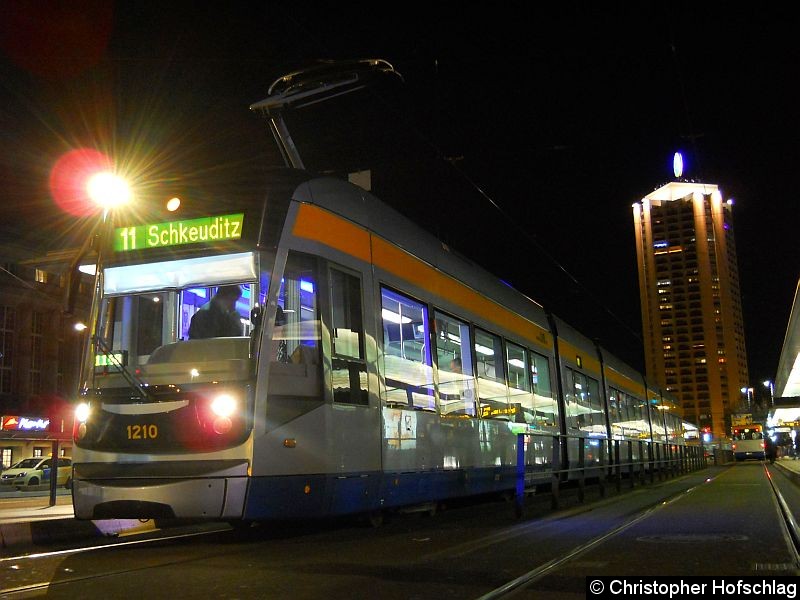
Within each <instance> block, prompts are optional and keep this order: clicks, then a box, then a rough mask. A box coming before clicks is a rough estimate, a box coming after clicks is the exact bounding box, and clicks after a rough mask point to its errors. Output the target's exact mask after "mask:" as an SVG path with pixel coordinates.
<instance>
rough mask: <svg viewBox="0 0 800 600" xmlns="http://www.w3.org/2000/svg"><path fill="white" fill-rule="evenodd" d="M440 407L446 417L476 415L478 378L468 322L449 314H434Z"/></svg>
mask: <svg viewBox="0 0 800 600" xmlns="http://www.w3.org/2000/svg"><path fill="white" fill-rule="evenodd" d="M434 319H435V332H436V365H437V373H438V376H439V407H440V410H441V413H442V415H444V416H459V417H463V416H469V417H474V416H475V415H476V410H475V378H474V377H473V373H472V342H471V341H470V339H471V338H470V333H469V325H468V324H467V323H465V322H464V321H460V320H458V319H456V318H454V317H451V316H449V315H445V314H443V313H440V312H438V311H436V312H435V313H434Z"/></svg>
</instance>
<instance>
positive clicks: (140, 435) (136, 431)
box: [127, 425, 158, 440]
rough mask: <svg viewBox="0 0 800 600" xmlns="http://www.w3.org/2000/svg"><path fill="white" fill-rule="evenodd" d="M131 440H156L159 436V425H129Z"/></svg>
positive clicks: (129, 437)
mask: <svg viewBox="0 0 800 600" xmlns="http://www.w3.org/2000/svg"><path fill="white" fill-rule="evenodd" d="M127 430H128V439H129V440H154V439H156V438H157V437H158V426H157V425H128V427H127Z"/></svg>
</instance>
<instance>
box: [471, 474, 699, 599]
mask: <svg viewBox="0 0 800 600" xmlns="http://www.w3.org/2000/svg"><path fill="white" fill-rule="evenodd" d="M708 481H710V479H707V480H706V481H705V482H703V483H700V484H697V485H693V486H691V487H689V488H686V489H684V490H680V491H678V492H676V493H674V494H672V495H671V496H669V497H667V498H664V499H661V500H658V501H657V502H654V503H652V504H651V505H650V506H647V507H645V508H643V509H641V510H639V511H638V512H636V513H635V514H633V515H631V516H629V517H628V518H627V519H626V520H625V521H624V522H623V523H621V524H619V525H617V526H616V527H614V528H613V529H610V530H609V531H607V532H605V533H603V534H601V535H598V536H596V537H594V538H592V539H590V540H588V541H586V542H584V543H582V544H580V545H578V546H576V547H574V548H573V549H571V550H570V551H568V552H566V553H563V554H561V556H558V557H556V558H553V559H551V560H549V561H547V562H546V563H544V564H542V565H539V566H537V567H535V568H534V569H531V570H530V571H528V572H527V573H524V574H522V575H520V576H519V577H517V578H515V579H513V580H511V581H509V582H508V583H506V584H504V585H502V586H500V587H498V588H496V589H494V590H492V591H490V592H488V593H486V594H484V595H482V596H479V597H478V599H477V600H500V599H504V598H512V597H513V596H514V595H516V594H518V593H520V592H523V591H530V590H529V588H530V586H532V585H533V584H535V583H536V582H538V581H540V580H541V579H543V578H544V577H546V576H548V575H550V574H551V573H553V572H554V571H556V570H558V569H559V568H561V567H563V566H564V565H565V564H567V563H569V562H571V561H574V560H576V559H578V558H580V557H582V556H584V555H585V554H587V553H588V552H589V551H590V550H592V549H593V548H595V547H597V546H599V545H601V544H603V543H605V542H607V541H609V540H610V539H612V538H614V537H616V536H618V535H619V534H621V533H623V532H624V531H626V530H628V529H630V528H631V527H633V526H635V525H638V524H639V523H641V522H642V521H644V520H646V519H648V518H650V517H651V516H653V515H654V514H655V513H656V512H658V511H660V510H662V509H663V508H665V507H667V506H669V505H671V504H672V503H674V502H677V501H678V500H680V499H682V498H684V497H685V496H686V495H687V494H690V493H692V492H693V491H694V490H696V489H697V488H698V487H700V486H701V485H703V484H704V483H706V482H708Z"/></svg>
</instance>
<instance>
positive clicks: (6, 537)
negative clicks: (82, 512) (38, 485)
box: [0, 496, 155, 554]
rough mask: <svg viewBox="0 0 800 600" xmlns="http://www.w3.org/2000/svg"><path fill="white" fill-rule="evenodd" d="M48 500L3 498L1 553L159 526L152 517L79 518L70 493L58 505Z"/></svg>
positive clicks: (138, 531)
mask: <svg viewBox="0 0 800 600" xmlns="http://www.w3.org/2000/svg"><path fill="white" fill-rule="evenodd" d="M48 502H49V498H47V497H41V496H38V497H33V498H25V499H18V498H9V499H3V500H2V501H0V554H7V553H8V552H9V551H11V550H12V549H13V551H14V552H18V551H24V549H25V548H30V547H38V546H49V545H54V544H58V543H62V542H71V541H75V540H86V539H92V538H98V537H117V536H120V535H126V534H130V533H140V532H144V531H150V530H153V529H155V523H154V522H153V521H152V520H150V521H146V522H144V523H143V522H141V521H139V520H138V519H107V520H99V521H78V520H76V519H75V518H74V513H73V510H72V498H70V497H69V496H59V497H58V498H57V503H56V505H55V506H48V505H47V504H48Z"/></svg>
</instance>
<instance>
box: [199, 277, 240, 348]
mask: <svg viewBox="0 0 800 600" xmlns="http://www.w3.org/2000/svg"><path fill="white" fill-rule="evenodd" d="M241 296H242V290H241V288H240V287H239V286H238V285H224V286H220V287H219V289H218V290H217V293H216V294H215V295H214V297H213V298H211V300H210V301H209V302H206V303H205V304H204V305H203V306H202V307H201V308H200V310H198V311H197V312H196V313H195V314H194V316H193V317H192V322H191V324H190V325H189V339H190V340H197V339H203V338H212V337H235V336H240V335H242V320H241V317H240V316H239V313H238V312H237V311H236V301H237V300H238V299H239V298H241Z"/></svg>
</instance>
